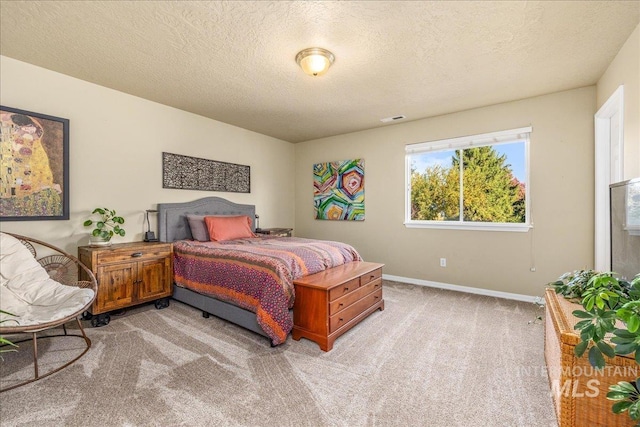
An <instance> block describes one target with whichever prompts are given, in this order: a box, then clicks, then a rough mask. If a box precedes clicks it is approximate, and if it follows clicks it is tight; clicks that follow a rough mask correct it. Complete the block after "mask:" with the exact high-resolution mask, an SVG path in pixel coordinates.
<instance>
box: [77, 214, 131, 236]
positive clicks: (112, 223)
mask: <svg viewBox="0 0 640 427" xmlns="http://www.w3.org/2000/svg"><path fill="white" fill-rule="evenodd" d="M91 214H92V215H97V216H99V219H97V220H92V219H87V220H86V221H84V223H83V225H84V226H85V227H91V226H94V227H95V228H94V229H93V230H92V231H91V235H92V236H94V237H98V236H99V237H101V238H102V239H104V240H109V239H111V237H113V236H114V234H115V235H118V236H124V235H125V231H124V228H122V227H121V226H120V225H122V224H124V218H123V217H121V216H116V211H115V210H113V209H107V208H95V209H94V210H93V212H91Z"/></svg>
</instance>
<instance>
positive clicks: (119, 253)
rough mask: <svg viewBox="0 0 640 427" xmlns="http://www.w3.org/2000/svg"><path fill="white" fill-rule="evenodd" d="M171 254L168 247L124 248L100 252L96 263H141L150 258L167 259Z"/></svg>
mask: <svg viewBox="0 0 640 427" xmlns="http://www.w3.org/2000/svg"><path fill="white" fill-rule="evenodd" d="M170 254H171V249H170V247H169V246H167V247H160V248H153V249H151V248H144V249H143V248H131V249H129V248H126V249H115V250H110V251H109V250H107V251H101V252H100V253H99V254H98V263H100V264H107V263H111V262H121V261H132V260H133V261H142V260H145V259H151V258H160V257H168V256H169V255H170Z"/></svg>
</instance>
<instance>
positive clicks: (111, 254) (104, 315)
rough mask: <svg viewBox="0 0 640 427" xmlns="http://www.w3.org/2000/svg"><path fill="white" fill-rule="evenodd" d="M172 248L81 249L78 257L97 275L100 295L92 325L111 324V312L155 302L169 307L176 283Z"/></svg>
mask: <svg viewBox="0 0 640 427" xmlns="http://www.w3.org/2000/svg"><path fill="white" fill-rule="evenodd" d="M172 254H173V246H172V244H171V243H163V242H132V243H119V244H114V245H111V246H105V247H92V246H80V247H79V248H78V258H79V259H80V261H82V263H83V264H84V265H86V266H87V267H88V268H89V269H90V270H91V271H92V272H93V274H94V275H95V276H96V280H97V281H98V295H97V296H96V299H95V301H94V302H93V306H92V307H91V314H92V315H93V316H94V317H93V318H92V319H91V323H92V325H93V326H104V325H106V324H108V323H109V321H110V316H109V313H108V312H109V311H113V310H119V309H122V308H126V307H130V306H132V305H136V304H141V303H143V302H149V301H155V303H156V308H164V307H166V306H168V305H169V299H168V297H170V296H171V291H172V282H173V264H172V262H173V255H172Z"/></svg>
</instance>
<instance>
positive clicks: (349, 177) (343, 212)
mask: <svg viewBox="0 0 640 427" xmlns="http://www.w3.org/2000/svg"><path fill="white" fill-rule="evenodd" d="M313 203H314V208H315V212H316V219H328V220H343V221H364V160H363V159H354V160H339V161H335V162H327V163H316V164H314V165H313Z"/></svg>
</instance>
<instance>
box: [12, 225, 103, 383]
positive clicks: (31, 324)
mask: <svg viewBox="0 0 640 427" xmlns="http://www.w3.org/2000/svg"><path fill="white" fill-rule="evenodd" d="M7 236H9V237H7ZM16 239H17V241H19V242H20V243H22V245H24V247H23V246H22V245H20V244H16ZM24 248H26V249H27V250H28V252H25V251H24ZM36 248H37V249H38V250H41V251H42V252H43V253H46V254H47V255H46V256H43V257H41V258H38V257H37V250H36ZM29 252H30V255H29ZM16 253H17V254H18V255H19V256H22V258H21V259H20V258H11V256H14V254H16ZM0 254H1V255H2V256H1V258H0V263H1V264H0V265H1V267H0V268H2V269H3V276H6V275H10V274H11V271H12V270H18V269H20V268H22V266H24V265H29V266H30V268H31V270H35V271H36V273H37V275H38V277H39V278H41V279H43V280H42V281H39V282H35V283H38V284H40V283H42V284H43V287H44V285H46V286H47V289H46V290H43V291H42V292H45V293H44V294H42V292H41V294H40V295H38V292H39V291H40V289H36V288H37V286H31V288H30V289H28V290H27V291H25V293H24V294H22V295H21V294H19V292H20V290H19V289H18V287H19V285H15V283H16V280H14V282H13V286H14V288H11V286H12V283H11V279H9V282H7V281H6V280H5V282H4V283H2V284H1V286H2V288H3V289H0V291H3V292H5V293H4V294H3V295H4V296H3V298H2V299H0V310H2V311H4V312H5V313H0V315H1V316H3V317H2V321H1V322H0V336H1V337H3V338H5V339H6V340H9V341H13V340H12V339H11V336H12V335H14V334H22V335H24V334H29V335H30V337H27V338H22V339H20V337H18V338H19V340H18V341H13V344H19V343H21V342H27V341H32V342H33V365H34V376H33V378H30V379H28V380H26V381H22V382H20V383H18V384H12V385H10V386H7V387H5V388H2V389H0V393H1V392H5V391H8V390H11V389H14V388H16V387H20V386H23V385H25V384H29V383H31V382H33V381H37V380H39V379H41V378H44V377H47V376H49V375H51V374H54V373H56V372H58V371H60V370H62V369H64V368H66V367H67V366H69V365H71V364H72V363H74V362H75V361H77V360H78V359H80V357H82V356H83V355H84V354H85V353H86V352H87V351H88V350H89V348H90V347H91V340H90V339H89V337H87V335H86V334H85V332H84V328H83V327H82V323H81V322H80V318H81V315H82V314H83V313H84V312H86V311H87V310H88V309H89V307H90V306H91V304H92V303H93V301H94V299H95V297H96V294H97V290H98V288H97V283H96V279H95V277H94V275H93V273H92V272H91V270H89V269H88V268H87V267H86V266H84V265H83V264H82V263H81V262H80V261H79V260H78V259H77V258H76V257H74V256H73V255H71V254H68V253H66V252H65V251H63V250H62V249H59V248H57V247H55V246H52V245H50V244H48V243H46V242H42V241H40V240H36V239H33V238H30V237H25V236H20V235H17V234H12V233H0ZM31 256H32V257H33V258H30V257H31ZM27 258H28V259H27ZM7 259H11V260H12V261H6V260H7ZM16 259H18V260H19V261H18V262H17V263H18V264H20V265H18V266H16V265H15V264H16V261H15V260H16ZM34 259H35V260H36V261H37V263H34ZM10 262H12V263H13V264H10ZM37 264H39V265H37ZM40 268H41V269H42V270H44V272H46V273H44V272H42V271H39V269H40ZM80 270H82V271H84V273H85V274H84V275H83V276H84V277H86V278H88V279H89V280H78V277H79V272H80ZM4 272H8V273H7V274H5V273H4ZM19 274H20V273H18V274H16V277H17V276H18V275H19ZM47 275H48V278H47ZM49 279H51V280H49ZM38 286H39V285H38ZM26 287H29V284H27V286H26ZM7 289H9V290H7ZM16 292H18V293H16ZM14 295H17V297H16V298H13V296H14ZM59 295H61V297H60V298H59V299H56V297H57V296H59ZM7 296H9V298H7ZM62 296H63V297H62ZM29 298H40V300H39V301H44V303H40V302H38V301H36V302H37V303H35V302H34V304H33V305H30V302H29V301H30V300H29ZM5 301H6V302H5ZM43 305H44V306H45V307H44V311H45V313H38V310H43V309H42V308H41V307H42V306H43ZM12 311H15V312H16V313H12ZM6 312H9V313H11V314H12V315H15V316H8V315H7V314H6ZM21 314H22V315H21ZM72 321H75V322H76V323H77V326H78V328H79V333H70V332H69V331H68V330H67V327H66V323H68V322H72ZM59 327H62V333H57V334H55V333H54V334H50V333H47V334H46V335H41V336H40V339H49V338H55V337H78V338H82V339H83V340H84V342H85V344H86V348H84V349H83V351H82V352H81V353H80V354H79V355H78V356H77V357H75V358H74V359H73V360H70V361H69V362H67V363H65V364H63V365H62V366H59V367H57V368H55V367H54V368H53V369H52V370H50V371H48V372H46V373H44V374H42V373H40V372H39V370H38V333H39V332H43V331H46V330H50V329H54V328H59ZM7 346H9V344H5V345H4V346H2V347H3V348H2V350H4V351H7V349H11V348H13V347H10V346H9V347H7ZM0 363H2V361H0Z"/></svg>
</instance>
